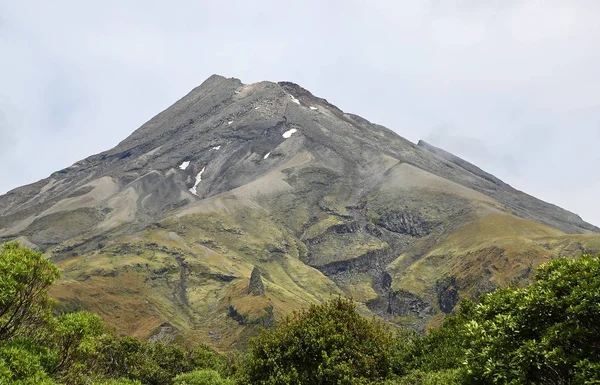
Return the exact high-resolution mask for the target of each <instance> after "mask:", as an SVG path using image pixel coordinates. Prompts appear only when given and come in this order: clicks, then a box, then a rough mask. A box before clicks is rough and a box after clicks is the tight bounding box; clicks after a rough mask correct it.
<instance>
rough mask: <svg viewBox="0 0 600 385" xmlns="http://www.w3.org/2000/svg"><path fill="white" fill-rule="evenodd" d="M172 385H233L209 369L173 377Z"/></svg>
mask: <svg viewBox="0 0 600 385" xmlns="http://www.w3.org/2000/svg"><path fill="white" fill-rule="evenodd" d="M173 384H174V385H233V381H231V380H229V379H225V378H223V377H221V375H220V374H219V372H217V371H215V370H211V369H205V370H195V371H193V372H189V373H183V374H180V375H178V376H177V377H175V379H174V380H173Z"/></svg>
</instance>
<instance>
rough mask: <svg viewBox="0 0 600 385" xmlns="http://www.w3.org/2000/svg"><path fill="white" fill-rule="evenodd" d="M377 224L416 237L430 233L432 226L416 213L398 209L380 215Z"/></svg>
mask: <svg viewBox="0 0 600 385" xmlns="http://www.w3.org/2000/svg"><path fill="white" fill-rule="evenodd" d="M377 224H378V225H379V226H381V227H383V228H386V229H388V230H389V231H393V232H395V233H401V234H410V235H413V236H415V237H422V236H424V235H427V234H429V232H430V226H431V224H430V223H428V222H426V221H425V220H423V218H421V217H420V216H419V215H418V214H416V213H413V212H410V211H396V210H393V211H387V212H385V213H384V214H383V215H381V217H379V220H378V221H377Z"/></svg>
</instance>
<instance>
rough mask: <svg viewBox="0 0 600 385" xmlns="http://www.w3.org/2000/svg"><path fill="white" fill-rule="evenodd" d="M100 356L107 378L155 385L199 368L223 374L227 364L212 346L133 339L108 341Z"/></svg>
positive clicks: (124, 338)
mask: <svg viewBox="0 0 600 385" xmlns="http://www.w3.org/2000/svg"><path fill="white" fill-rule="evenodd" d="M100 357H101V360H102V371H103V372H104V373H105V375H107V376H109V377H111V378H120V377H126V378H130V379H135V380H139V381H141V382H142V383H143V384H151V385H154V384H156V385H159V384H161V385H162V384H169V383H171V381H172V379H173V378H174V377H175V376H177V375H179V374H181V373H186V372H191V371H194V370H198V369H205V368H210V369H213V370H218V371H222V370H224V369H225V365H226V362H225V359H224V358H223V357H221V356H219V355H217V354H216V353H215V352H213V351H212V350H211V349H209V348H208V347H196V348H194V349H192V348H187V347H184V346H180V345H165V344H162V343H155V344H152V343H149V342H143V341H140V340H138V339H137V338H133V337H122V338H112V339H110V340H107V341H105V342H104V343H103V344H102V346H101V349H100Z"/></svg>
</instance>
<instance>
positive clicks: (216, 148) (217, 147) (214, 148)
mask: <svg viewBox="0 0 600 385" xmlns="http://www.w3.org/2000/svg"><path fill="white" fill-rule="evenodd" d="M220 148H221V146H216V147H213V148H211V150H218V149H220Z"/></svg>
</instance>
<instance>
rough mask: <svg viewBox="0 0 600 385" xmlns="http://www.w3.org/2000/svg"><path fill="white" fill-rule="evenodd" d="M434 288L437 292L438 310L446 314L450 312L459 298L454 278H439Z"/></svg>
mask: <svg viewBox="0 0 600 385" xmlns="http://www.w3.org/2000/svg"><path fill="white" fill-rule="evenodd" d="M435 289H436V292H437V297H438V305H439V307H440V310H441V311H443V312H444V313H446V314H449V313H451V312H452V310H453V309H454V306H456V304H457V303H458V299H459V297H458V285H457V284H456V278H454V277H446V278H444V279H442V280H439V281H438V282H437V283H436V285H435Z"/></svg>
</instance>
